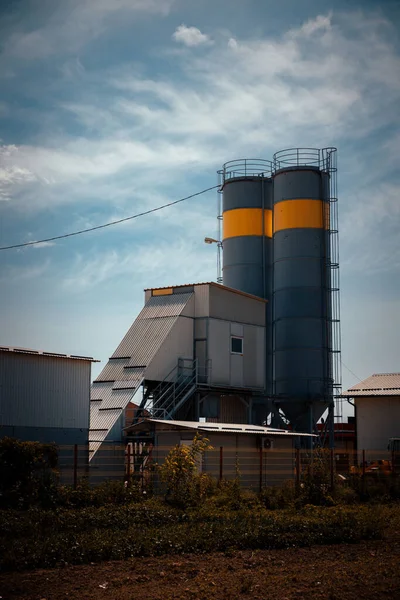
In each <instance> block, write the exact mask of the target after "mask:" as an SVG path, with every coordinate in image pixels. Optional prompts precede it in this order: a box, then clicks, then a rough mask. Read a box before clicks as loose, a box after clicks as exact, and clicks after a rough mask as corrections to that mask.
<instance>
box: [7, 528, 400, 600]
mask: <svg viewBox="0 0 400 600" xmlns="http://www.w3.org/2000/svg"><path fill="white" fill-rule="evenodd" d="M396 537H397V536H396ZM0 597H1V598H2V600H8V599H9V598H13V599H14V598H15V599H18V598H20V599H24V600H27V599H29V600H43V599H45V600H58V599H59V598H68V600H89V599H90V600H92V599H93V600H103V599H104V600H108V599H112V600H170V599H171V600H172V599H174V600H179V599H183V598H185V599H194V598H195V599H196V600H197V599H198V600H208V599H212V600H220V599H224V600H225V599H227V600H233V599H236V598H252V599H263V600H264V599H268V600H269V599H271V600H278V599H279V600H292V599H296V600H300V599H302V598H307V600H308V599H309V598H318V599H328V600H353V599H354V600H355V599H357V600H361V599H362V600H370V599H371V600H372V599H378V598H379V599H380V598H390V599H394V598H400V540H399V541H397V540H396V539H392V540H385V541H379V542H378V541H374V542H362V543H360V544H357V545H337V546H319V547H318V546H314V547H312V548H302V549H295V548H293V549H289V550H256V551H253V552H252V551H242V552H232V553H230V554H211V555H203V556H198V555H185V556H170V557H160V558H143V559H135V560H133V559H132V560H128V561H118V562H109V563H103V564H96V565H83V566H65V567H63V568H59V569H51V570H37V571H32V572H25V573H10V574H2V575H0Z"/></svg>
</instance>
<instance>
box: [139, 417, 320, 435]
mask: <svg viewBox="0 0 400 600" xmlns="http://www.w3.org/2000/svg"><path fill="white" fill-rule="evenodd" d="M152 423H157V425H158V426H159V428H160V429H167V430H174V429H176V428H182V429H196V430H197V429H198V430H199V431H219V432H221V433H224V432H236V433H242V434H247V435H248V434H254V433H256V434H262V435H283V436H286V437H318V436H316V435H314V434H313V433H298V432H297V431H289V430H288V429H277V428H275V427H264V426H262V425H249V424H244V423H204V422H202V421H180V420H175V419H168V420H166V419H149V418H147V419H144V420H143V421H142V422H141V423H138V424H137V427H140V428H142V427H146V426H147V427H148V428H150V427H151V426H152ZM135 427H136V426H135V425H134V426H132V429H134V428H135Z"/></svg>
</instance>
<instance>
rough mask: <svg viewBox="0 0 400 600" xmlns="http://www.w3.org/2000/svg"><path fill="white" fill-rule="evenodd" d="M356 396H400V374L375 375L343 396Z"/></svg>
mask: <svg viewBox="0 0 400 600" xmlns="http://www.w3.org/2000/svg"><path fill="white" fill-rule="evenodd" d="M342 395H343V396H345V397H351V398H353V397H355V396H400V373H374V375H371V376H370V377H367V379H364V381H360V383H357V384H356V385H353V387H351V388H349V389H348V390H347V391H346V392H343V394H342Z"/></svg>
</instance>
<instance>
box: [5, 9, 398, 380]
mask: <svg viewBox="0 0 400 600" xmlns="http://www.w3.org/2000/svg"><path fill="white" fill-rule="evenodd" d="M0 11H1V12H2V14H1V18H0V43H1V54H0V78H1V81H0V89H1V94H0V138H1V139H0V246H6V245H10V244H15V243H20V242H26V241H36V240H39V239H41V238H45V237H49V236H52V235H58V234H64V233H67V232H70V231H74V230H77V229H81V228H86V227H91V226H95V225H98V224H101V223H103V222H107V221H110V220H114V219H119V218H123V217H126V216H128V215H131V214H134V213H136V212H140V211H143V210H147V209H149V208H152V207H155V206H158V205H161V204H164V203H166V202H169V201H171V200H175V199H178V198H180V197H183V196H186V195H189V194H192V193H195V192H197V191H199V190H201V189H204V188H208V187H210V186H213V185H215V184H216V183H217V176H216V171H217V169H218V168H220V167H221V165H222V163H224V162H225V161H227V160H231V159H234V158H238V157H245V156H248V157H261V158H271V157H272V154H273V153H274V152H275V151H277V150H279V149H282V148H286V147H292V146H315V147H324V146H331V145H334V146H337V147H338V159H339V202H340V228H341V236H340V243H341V250H340V251H341V288H342V349H343V361H344V363H345V365H346V366H347V367H348V368H350V369H351V371H353V372H354V374H355V375H356V376H358V377H360V378H364V377H366V376H368V375H369V374H370V373H371V372H376V371H393V370H396V371H399V370H400V341H399V340H400V316H399V314H400V310H399V308H400V307H399V300H398V298H399V292H400V243H399V222H400V200H399V189H400V188H399V183H400V172H399V155H400V127H399V121H400V111H399V107H400V41H399V25H400V6H399V4H398V2H397V0H387V1H386V2H384V1H382V2H376V1H375V0H359V1H358V2H357V0H354V1H353V0H337V1H336V2H335V3H333V2H332V1H330V2H328V1H326V0H319V1H318V2H317V0H302V1H301V2H298V1H297V0H280V2H276V1H274V2H272V1H270V0H229V1H228V0H113V1H110V0H63V1H62V2H54V1H53V0H3V1H2V2H1V8H0ZM216 206H217V193H216V192H215V191H213V192H209V193H207V194H204V195H203V196H200V197H198V198H196V199H194V200H191V201H188V202H184V203H182V204H179V205H177V206H175V207H171V208H169V209H167V210H164V211H160V212H158V213H155V214H154V215H150V216H146V217H143V218H141V219H140V220H136V221H131V222H128V223H126V224H123V225H119V226H116V227H114V228H109V229H105V230H100V231H97V232H93V233H90V234H87V235H84V236H79V237H74V238H70V239H64V240H61V241H58V242H55V243H47V244H43V245H38V246H30V247H27V248H24V249H19V250H8V251H2V252H1V253H0V286H1V289H0V298H1V309H2V310H1V315H0V332H1V338H0V343H1V344H4V345H17V346H26V347H33V348H39V349H46V350H52V351H56V352H57V351H58V352H66V353H75V354H86V355H92V356H95V357H96V358H99V359H101V360H102V361H105V360H106V359H107V358H108V357H109V356H110V355H111V354H112V352H113V350H114V349H115V347H116V345H117V343H118V342H119V340H120V339H121V337H122V336H123V334H124V333H125V331H126V330H127V329H128V327H129V325H130V324H131V322H132V320H133V319H134V318H135V316H136V314H137V313H138V311H139V310H140V308H141V306H142V302H143V295H142V290H143V288H145V287H152V286H153V287H156V286H162V285H168V284H179V283H185V282H193V281H194V282H195V281H209V280H213V279H215V278H216V255H215V248H214V247H212V246H211V247H210V246H206V245H205V244H204V243H203V239H204V236H206V235H208V236H216V235H217V228H216ZM97 372H98V367H95V374H96V373H97ZM343 375H344V385H345V386H349V385H352V384H354V383H356V382H357V377H356V376H355V375H353V374H351V373H350V372H349V371H348V370H347V369H346V368H344V370H343Z"/></svg>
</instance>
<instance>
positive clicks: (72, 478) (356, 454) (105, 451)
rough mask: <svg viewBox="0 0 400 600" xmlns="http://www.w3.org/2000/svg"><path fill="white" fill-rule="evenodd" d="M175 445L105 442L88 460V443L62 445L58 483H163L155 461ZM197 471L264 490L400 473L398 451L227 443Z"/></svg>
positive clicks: (154, 485) (159, 461) (161, 459)
mask: <svg viewBox="0 0 400 600" xmlns="http://www.w3.org/2000/svg"><path fill="white" fill-rule="evenodd" d="M170 450H171V447H170V446H168V447H166V446H165V447H164V446H157V447H152V446H145V445H141V444H128V445H127V446H124V445H122V444H107V445H103V447H102V448H101V449H100V450H98V452H97V453H96V455H95V456H94V457H93V459H92V460H91V461H90V462H89V460H88V457H89V450H88V448H87V446H76V445H75V446H61V447H60V453H59V472H60V483H62V484H67V485H73V486H74V487H76V486H77V484H78V482H79V481H80V480H81V479H82V478H87V479H88V481H89V483H90V485H98V484H100V483H102V482H103V481H109V480H113V481H129V480H135V481H137V482H138V483H139V484H140V486H141V487H142V489H143V490H145V489H146V488H148V487H149V488H150V487H151V488H152V489H153V490H154V491H155V492H157V490H159V489H161V488H160V481H159V476H158V472H157V466H159V465H162V464H163V462H164V460H165V457H166V456H167V454H168V452H169V451H170ZM198 471H199V472H202V473H208V474H210V475H212V476H213V477H214V478H215V479H216V480H217V481H221V480H223V479H224V480H233V479H237V480H239V481H240V483H241V486H242V487H244V488H248V489H252V490H254V491H260V490H261V489H263V488H264V487H270V486H282V485H284V483H285V482H287V481H292V482H293V484H294V485H296V486H300V485H301V483H302V481H303V479H304V478H305V477H308V478H313V477H315V478H317V477H318V478H319V479H321V477H323V478H324V479H325V480H326V481H327V482H328V484H329V485H330V486H331V487H332V488H333V487H334V485H335V483H336V482H337V481H338V480H341V481H346V480H347V479H348V478H349V477H350V476H351V475H357V474H358V475H359V476H362V477H363V478H366V479H368V478H372V477H375V478H387V477H388V476H400V453H398V452H397V453H393V452H388V451H380V450H375V451H374V450H360V451H346V452H344V451H340V450H327V449H314V450H300V449H261V448H260V449H256V448H254V449H253V448H241V449H237V450H236V449H232V448H224V447H223V446H221V447H219V448H215V449H214V450H211V451H208V452H206V454H205V455H204V456H203V457H202V458H201V460H200V461H199V463H198Z"/></svg>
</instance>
